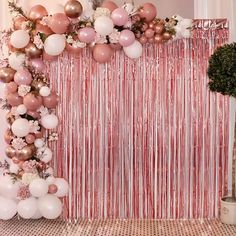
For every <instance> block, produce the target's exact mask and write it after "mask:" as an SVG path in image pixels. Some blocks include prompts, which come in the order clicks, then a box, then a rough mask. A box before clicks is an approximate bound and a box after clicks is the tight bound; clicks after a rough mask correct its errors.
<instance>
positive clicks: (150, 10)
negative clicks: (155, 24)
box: [139, 2, 157, 22]
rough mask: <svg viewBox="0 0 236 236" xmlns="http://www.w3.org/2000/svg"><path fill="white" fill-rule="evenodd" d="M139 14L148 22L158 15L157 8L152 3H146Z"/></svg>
mask: <svg viewBox="0 0 236 236" xmlns="http://www.w3.org/2000/svg"><path fill="white" fill-rule="evenodd" d="M139 15H140V17H141V18H144V19H145V20H146V21H147V22H150V21H152V20H154V19H155V17H156V15H157V9H156V7H155V6H154V5H153V4H152V3H149V2H148V3H145V4H144V5H143V6H142V7H141V8H140V10H139Z"/></svg>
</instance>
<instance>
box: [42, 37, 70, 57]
mask: <svg viewBox="0 0 236 236" xmlns="http://www.w3.org/2000/svg"><path fill="white" fill-rule="evenodd" d="M65 47H66V39H65V36H64V35H62V34H52V35H50V36H48V37H47V39H46V40H45V42H44V50H45V52H46V53H47V54H48V55H51V56H58V55H59V54H61V53H62V52H63V51H64V49H65Z"/></svg>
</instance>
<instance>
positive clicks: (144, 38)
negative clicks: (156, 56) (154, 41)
mask: <svg viewBox="0 0 236 236" xmlns="http://www.w3.org/2000/svg"><path fill="white" fill-rule="evenodd" d="M147 41H148V39H147V37H146V36H145V35H142V36H141V38H140V39H139V42H140V43H141V44H145V43H147Z"/></svg>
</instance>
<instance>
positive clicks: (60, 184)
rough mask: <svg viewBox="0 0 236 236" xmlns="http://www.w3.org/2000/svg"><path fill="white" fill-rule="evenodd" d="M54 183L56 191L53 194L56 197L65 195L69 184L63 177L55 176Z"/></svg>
mask: <svg viewBox="0 0 236 236" xmlns="http://www.w3.org/2000/svg"><path fill="white" fill-rule="evenodd" d="M54 184H55V185H56V186H57V192H56V193H55V195H56V196H57V197H65V196H66V195H67V194H68V191H69V184H68V182H67V181H66V180H65V179H63V178H56V180H55V182H54Z"/></svg>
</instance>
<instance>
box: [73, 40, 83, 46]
mask: <svg viewBox="0 0 236 236" xmlns="http://www.w3.org/2000/svg"><path fill="white" fill-rule="evenodd" d="M72 45H73V46H75V47H79V48H85V47H86V43H82V42H80V41H79V40H77V41H74V42H73V44H72Z"/></svg>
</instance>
